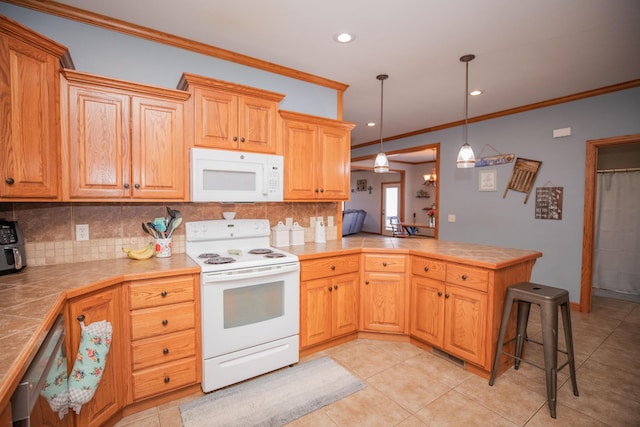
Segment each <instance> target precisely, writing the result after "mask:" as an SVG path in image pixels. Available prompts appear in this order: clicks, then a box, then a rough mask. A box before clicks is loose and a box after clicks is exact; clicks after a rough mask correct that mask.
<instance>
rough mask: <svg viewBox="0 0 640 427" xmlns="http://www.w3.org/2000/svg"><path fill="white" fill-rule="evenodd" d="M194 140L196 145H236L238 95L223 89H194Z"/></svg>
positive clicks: (224, 147) (231, 147)
mask: <svg viewBox="0 0 640 427" xmlns="http://www.w3.org/2000/svg"><path fill="white" fill-rule="evenodd" d="M193 102H195V141H194V144H195V145H196V146H198V147H209V148H223V149H227V150H231V149H236V148H237V147H238V97H237V96H236V95H232V94H230V93H227V92H223V91H216V90H208V89H202V88H198V87H197V88H195V89H194V101H193Z"/></svg>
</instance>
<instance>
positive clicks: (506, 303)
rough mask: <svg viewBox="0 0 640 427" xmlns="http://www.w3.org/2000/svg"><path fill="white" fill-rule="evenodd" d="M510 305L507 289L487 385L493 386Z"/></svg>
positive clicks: (511, 301) (509, 313)
mask: <svg viewBox="0 0 640 427" xmlns="http://www.w3.org/2000/svg"><path fill="white" fill-rule="evenodd" d="M511 307H513V298H512V297H511V296H510V295H509V290H507V298H505V300H504V309H503V310H502V320H501V321H500V332H499V333H498V344H497V345H496V352H495V356H494V358H493V369H492V370H491V378H489V385H490V386H493V381H494V380H495V379H496V375H497V374H498V366H499V365H500V356H501V355H502V347H503V346H504V335H505V333H506V332H507V324H508V323H509V317H510V315H511Z"/></svg>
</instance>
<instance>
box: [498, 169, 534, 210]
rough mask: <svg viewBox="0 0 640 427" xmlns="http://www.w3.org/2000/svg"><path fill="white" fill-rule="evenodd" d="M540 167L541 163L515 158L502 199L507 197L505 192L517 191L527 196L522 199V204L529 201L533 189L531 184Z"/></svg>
mask: <svg viewBox="0 0 640 427" xmlns="http://www.w3.org/2000/svg"><path fill="white" fill-rule="evenodd" d="M540 165H542V162H540V161H538V160H529V159H522V158H517V159H516V164H515V165H514V166H513V171H512V172H511V178H510V179H509V183H508V184H507V188H506V189H505V190H504V194H503V195H502V198H503V199H504V198H505V197H507V191H509V190H513V191H519V192H520V193H525V194H526V195H527V196H526V197H525V198H524V203H525V204H526V203H527V200H529V193H531V190H532V189H533V184H534V183H535V182H536V175H538V170H539V169H540Z"/></svg>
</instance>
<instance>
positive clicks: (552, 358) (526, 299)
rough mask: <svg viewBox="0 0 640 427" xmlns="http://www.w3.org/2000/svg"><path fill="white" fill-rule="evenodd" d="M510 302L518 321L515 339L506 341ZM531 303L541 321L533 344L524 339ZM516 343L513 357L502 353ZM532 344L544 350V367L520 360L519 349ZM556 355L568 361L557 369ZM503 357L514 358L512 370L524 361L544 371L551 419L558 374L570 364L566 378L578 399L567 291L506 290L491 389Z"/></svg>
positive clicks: (522, 286) (524, 286) (525, 285)
mask: <svg viewBox="0 0 640 427" xmlns="http://www.w3.org/2000/svg"><path fill="white" fill-rule="evenodd" d="M513 301H517V303H518V320H517V325H516V337H515V338H513V339H511V340H509V341H507V342H505V341H504V337H505V333H506V331H507V324H508V323H509V317H510V316H511V309H512V307H513ZM531 304H537V305H539V306H540V316H541V321H542V342H541V343H540V342H536V341H534V340H531V339H529V338H528V337H527V323H528V321H529V312H530V308H531ZM558 308H560V311H561V312H562V324H563V327H564V337H565V345H566V349H567V350H566V351H563V350H558ZM514 340H515V341H516V349H515V354H510V353H508V352H506V351H504V346H505V344H508V343H510V342H512V341H514ZM525 341H527V342H532V343H534V344H540V345H542V346H543V350H544V366H538V365H536V364H535V363H532V362H529V361H527V360H525V359H523V358H522V350H523V348H524V342H525ZM558 352H561V353H564V354H566V355H567V358H568V361H567V362H566V363H565V364H563V365H562V366H560V367H558ZM503 354H504V355H506V356H508V357H511V358H513V359H515V361H514V368H515V369H518V367H519V366H520V362H526V363H529V364H531V365H533V366H536V367H538V368H541V369H544V371H545V374H546V382H547V399H548V402H549V410H550V412H551V417H552V418H555V417H556V396H557V391H558V390H557V382H558V371H559V370H560V369H562V368H564V367H565V366H567V365H569V375H570V376H571V384H572V386H573V394H574V395H575V396H578V386H577V383H576V368H575V359H574V355H573V336H572V333H571V314H570V309H569V292H568V291H567V290H565V289H560V288H555V287H552V286H546V285H540V284H538V283H531V282H521V283H517V284H515V285H512V286H510V287H508V288H507V295H506V297H505V300H504V309H503V312H502V321H501V322H500V332H499V334H498V343H497V345H496V351H495V357H494V362H493V369H492V370H491V378H490V379H489V385H490V386H493V383H494V381H495V378H496V375H497V371H498V367H499V365H500V357H501V356H502V355H503Z"/></svg>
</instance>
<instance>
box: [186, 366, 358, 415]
mask: <svg viewBox="0 0 640 427" xmlns="http://www.w3.org/2000/svg"><path fill="white" fill-rule="evenodd" d="M365 387H366V385H365V384H364V383H363V382H362V381H360V380H359V379H358V378H356V377H355V376H353V375H352V374H351V373H350V372H349V371H347V370H346V369H345V368H343V367H342V366H340V365H338V364H337V363H336V362H334V361H333V360H332V359H330V358H329V357H321V358H319V359H314V360H311V361H309V362H306V363H302V364H299V365H296V366H294V367H292V368H284V369H280V370H278V371H276V372H273V373H271V374H266V375H263V376H260V377H258V378H256V379H253V380H249V381H246V382H243V383H240V384H237V385H233V386H230V387H227V388H224V389H221V390H218V391H214V392H211V393H209V394H207V395H206V396H204V397H202V398H200V399H198V400H194V401H192V402H188V403H184V404H182V405H180V414H181V416H182V424H183V425H184V426H185V427H200V426H220V427H222V426H225V427H227V426H242V427H248V426H282V425H284V424H286V423H288V422H291V421H293V420H295V419H297V418H300V417H302V416H303V415H306V414H308V413H310V412H313V411H315V410H316V409H319V408H322V407H323V406H326V405H328V404H330V403H333V402H335V401H337V400H340V399H342V398H343V397H346V396H348V395H350V394H352V393H354V392H356V391H358V390H361V389H363V388H365Z"/></svg>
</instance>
